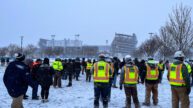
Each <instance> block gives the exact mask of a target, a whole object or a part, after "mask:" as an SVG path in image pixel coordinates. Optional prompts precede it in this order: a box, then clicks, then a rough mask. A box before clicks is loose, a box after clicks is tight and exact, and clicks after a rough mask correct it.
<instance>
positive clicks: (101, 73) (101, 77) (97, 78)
mask: <svg viewBox="0 0 193 108" xmlns="http://www.w3.org/2000/svg"><path fill="white" fill-rule="evenodd" d="M100 68H103V69H100ZM93 79H94V82H103V83H108V82H109V65H108V63H105V62H98V63H95V64H94V78H93Z"/></svg>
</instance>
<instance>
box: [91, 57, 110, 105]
mask: <svg viewBox="0 0 193 108" xmlns="http://www.w3.org/2000/svg"><path fill="white" fill-rule="evenodd" d="M91 72H92V73H93V80H94V96H95V98H94V108H99V98H100V97H102V102H103V108H108V92H109V79H110V76H111V69H110V65H109V64H108V63H107V62H105V56H104V55H103V54H100V55H99V61H98V62H96V63H95V64H94V66H93V68H92V70H91Z"/></svg>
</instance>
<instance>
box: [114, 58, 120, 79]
mask: <svg viewBox="0 0 193 108" xmlns="http://www.w3.org/2000/svg"><path fill="white" fill-rule="evenodd" d="M113 68H114V73H113V74H118V71H119V62H118V61H115V62H114V63H113ZM113 76H114V75H113Z"/></svg>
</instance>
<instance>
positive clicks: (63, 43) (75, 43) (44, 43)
mask: <svg viewBox="0 0 193 108" xmlns="http://www.w3.org/2000/svg"><path fill="white" fill-rule="evenodd" d="M39 45H40V47H64V48H65V47H81V46H82V41H80V40H77V39H75V40H70V39H64V40H47V39H40V41H39Z"/></svg>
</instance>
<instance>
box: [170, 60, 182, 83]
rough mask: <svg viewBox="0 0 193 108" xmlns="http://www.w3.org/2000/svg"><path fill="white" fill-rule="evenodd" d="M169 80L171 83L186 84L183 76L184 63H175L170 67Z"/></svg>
mask: <svg viewBox="0 0 193 108" xmlns="http://www.w3.org/2000/svg"><path fill="white" fill-rule="evenodd" d="M168 72H169V81H170V85H175V86H182V85H185V81H184V80H183V77H182V64H180V65H174V64H173V63H172V64H171V65H170V67H169V71H168Z"/></svg>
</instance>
